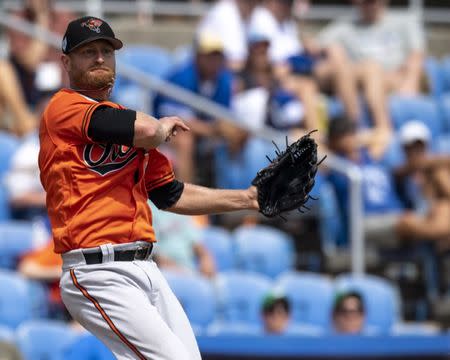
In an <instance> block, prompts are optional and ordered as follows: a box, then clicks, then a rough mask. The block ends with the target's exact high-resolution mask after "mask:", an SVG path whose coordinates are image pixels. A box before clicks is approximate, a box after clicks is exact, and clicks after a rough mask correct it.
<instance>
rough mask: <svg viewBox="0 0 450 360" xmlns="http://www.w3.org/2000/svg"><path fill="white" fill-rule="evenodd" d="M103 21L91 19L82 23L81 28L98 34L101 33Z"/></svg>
mask: <svg viewBox="0 0 450 360" xmlns="http://www.w3.org/2000/svg"><path fill="white" fill-rule="evenodd" d="M102 24H103V21H101V20H100V19H93V18H92V19H89V20H87V21H85V22H83V23H81V27H87V28H89V29H90V30H92V31H95V32H96V33H100V26H102Z"/></svg>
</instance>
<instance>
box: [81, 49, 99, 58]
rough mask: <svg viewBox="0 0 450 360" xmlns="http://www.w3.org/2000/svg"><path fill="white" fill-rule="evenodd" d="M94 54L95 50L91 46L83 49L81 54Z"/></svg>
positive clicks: (87, 55) (88, 55) (91, 55)
mask: <svg viewBox="0 0 450 360" xmlns="http://www.w3.org/2000/svg"><path fill="white" fill-rule="evenodd" d="M95 54H96V51H95V50H94V49H92V48H88V49H85V50H84V51H83V55H85V56H86V57H93V56H95Z"/></svg>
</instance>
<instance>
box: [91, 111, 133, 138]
mask: <svg viewBox="0 0 450 360" xmlns="http://www.w3.org/2000/svg"><path fill="white" fill-rule="evenodd" d="M135 121H136V111H134V110H126V109H114V108H112V107H109V106H99V107H98V108H97V109H95V110H94V112H93V114H92V116H91V121H90V123H89V127H88V136H89V137H90V138H91V139H92V140H94V141H95V142H99V143H106V144H117V145H126V146H133V139H134V122H135Z"/></svg>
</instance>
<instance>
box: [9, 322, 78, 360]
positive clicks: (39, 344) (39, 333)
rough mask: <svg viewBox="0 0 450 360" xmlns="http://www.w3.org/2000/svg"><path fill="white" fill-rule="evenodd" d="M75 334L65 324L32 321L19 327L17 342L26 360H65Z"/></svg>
mask: <svg viewBox="0 0 450 360" xmlns="http://www.w3.org/2000/svg"><path fill="white" fill-rule="evenodd" d="M74 337H75V333H74V332H73V330H72V329H71V328H70V327H69V326H68V325H67V324H66V323H64V322H60V321H50V320H32V321H28V322H26V323H24V324H22V325H20V326H19V328H18V329H17V332H16V342H17V346H18V347H19V349H20V351H21V352H22V354H23V356H24V358H25V359H26V360H63V359H64V350H65V349H66V347H67V346H68V345H69V344H70V343H71V342H72V341H73V339H74Z"/></svg>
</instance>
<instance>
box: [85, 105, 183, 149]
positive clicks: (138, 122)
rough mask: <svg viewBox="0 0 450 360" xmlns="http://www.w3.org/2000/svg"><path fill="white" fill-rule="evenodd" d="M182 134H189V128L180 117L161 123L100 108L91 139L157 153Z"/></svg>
mask: <svg viewBox="0 0 450 360" xmlns="http://www.w3.org/2000/svg"><path fill="white" fill-rule="evenodd" d="M179 130H183V131H188V130H189V128H188V127H187V125H186V124H185V123H184V122H183V121H182V120H181V119H180V118H178V117H176V116H171V117H165V118H162V119H160V120H157V119H155V118H154V117H152V116H150V115H147V114H145V113H142V112H139V111H133V110H126V109H114V108H111V107H108V106H104V107H99V108H97V109H96V110H95V111H94V113H93V115H92V118H91V121H90V123H89V128H88V135H89V136H90V137H91V138H92V139H93V140H94V141H96V142H100V143H111V142H112V143H115V144H118V145H127V146H130V145H132V146H134V147H138V148H143V149H146V150H149V149H154V148H156V147H158V146H159V145H161V144H162V143H163V142H165V141H169V140H170V139H171V137H172V136H176V135H177V132H178V131H179Z"/></svg>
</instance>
